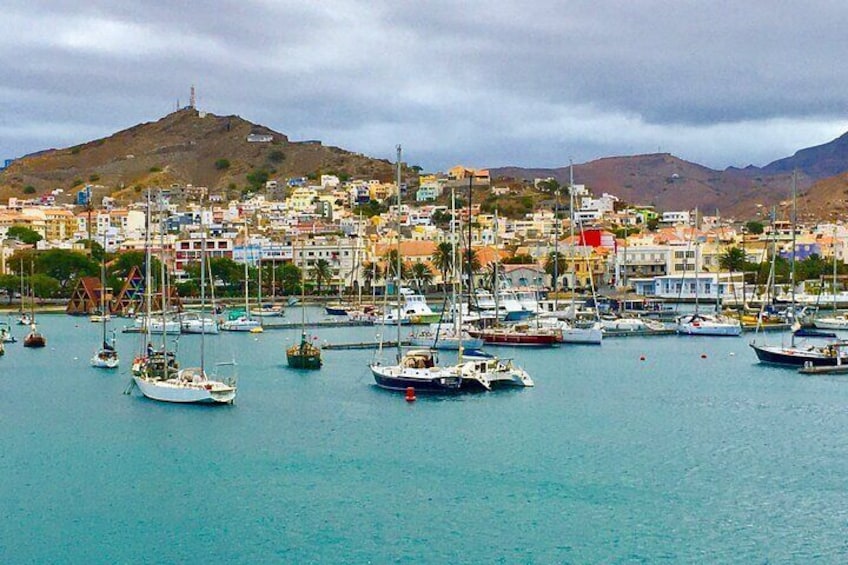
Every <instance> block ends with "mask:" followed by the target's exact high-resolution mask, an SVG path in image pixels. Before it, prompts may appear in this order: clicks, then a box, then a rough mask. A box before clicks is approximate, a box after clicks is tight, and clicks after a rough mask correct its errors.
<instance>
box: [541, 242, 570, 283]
mask: <svg viewBox="0 0 848 565" xmlns="http://www.w3.org/2000/svg"><path fill="white" fill-rule="evenodd" d="M567 269H568V263H567V262H566V260H565V256H564V255H563V254H562V253H560V252H559V251H551V252H550V253H548V256H547V258H546V259H545V272H546V273H547V274H549V275H550V276H551V280H552V281H553V285H552V286H553V288H554V290H555V291H558V290H559V281H560V279H561V278H562V276H563V275H564V274H565V271H566V270H567ZM554 278H555V279H556V280H554Z"/></svg>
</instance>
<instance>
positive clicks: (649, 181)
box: [489, 153, 812, 218]
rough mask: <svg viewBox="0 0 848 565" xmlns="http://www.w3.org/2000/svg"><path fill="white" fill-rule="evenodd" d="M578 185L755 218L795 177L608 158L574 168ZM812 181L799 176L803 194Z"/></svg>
mask: <svg viewBox="0 0 848 565" xmlns="http://www.w3.org/2000/svg"><path fill="white" fill-rule="evenodd" d="M489 173H490V174H491V175H492V178H496V177H505V178H520V179H527V180H532V179H534V178H547V177H554V178H556V179H557V181H558V182H559V183H560V184H568V179H569V169H568V167H561V168H556V169H522V168H517V167H505V168H494V169H489ZM574 182H575V183H576V184H585V185H586V186H587V187H589V188H590V189H591V190H592V192H593V193H594V194H595V195H601V194H602V193H605V192H606V193H609V194H614V195H615V196H617V197H619V198H620V199H621V200H623V201H625V202H627V203H630V204H642V205H652V206H655V207H656V208H658V209H660V210H684V209H693V208H695V207H698V208H699V209H700V210H701V211H703V212H704V213H705V214H713V213H715V211H716V210H718V211H719V212H720V213H721V214H722V215H723V216H738V217H744V218H749V217H756V216H757V215H758V213H760V214H761V213H762V210H764V209H765V210H766V211H767V210H768V209H769V208H770V206H771V205H772V204H776V203H778V202H779V201H781V200H786V199H787V198H788V195H789V194H790V190H791V188H790V187H791V174H773V175H757V174H754V173H752V172H750V171H749V172H746V173H745V174H743V173H740V172H738V171H735V170H730V169H728V170H727V171H716V170H714V169H710V168H708V167H704V166H702V165H698V164H696V163H691V162H689V161H684V160H683V159H679V158H677V157H675V156H673V155H670V154H668V153H655V154H649V155H634V156H629V157H606V158H603V159H597V160H595V161H590V162H588V163H582V164H578V165H574ZM810 184H812V183H811V180H810V179H809V178H808V177H806V176H805V175H802V176H800V177H799V184H798V186H799V189H804V188H806V187H808V186H809V185H810Z"/></svg>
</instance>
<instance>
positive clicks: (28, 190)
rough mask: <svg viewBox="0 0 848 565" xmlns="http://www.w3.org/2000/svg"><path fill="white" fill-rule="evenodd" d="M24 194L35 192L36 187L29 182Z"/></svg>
mask: <svg viewBox="0 0 848 565" xmlns="http://www.w3.org/2000/svg"><path fill="white" fill-rule="evenodd" d="M24 194H35V187H34V186H32V185H31V184H28V185H26V186H25V187H24Z"/></svg>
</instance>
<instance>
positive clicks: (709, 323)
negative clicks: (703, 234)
mask: <svg viewBox="0 0 848 565" xmlns="http://www.w3.org/2000/svg"><path fill="white" fill-rule="evenodd" d="M697 228H698V210H697V208H696V209H695V226H693V228H692V230H693V233H692V239H695V233H694V231H695V230H696V229H697ZM690 243H691V241H690ZM699 255H700V253H699V251H698V244H697V242H696V243H695V311H694V312H688V313H686V314H682V315H680V316H678V317H677V333H678V334H680V335H709V336H729V337H735V336H739V335H742V324H741V323H740V322H739V320H737V319H735V318H731V317H730V316H724V315H722V314H719V313H715V314H705V313H702V312H699V311H698V297H699V295H700V286H701V281H700V280H699V279H698V272H699V263H698V256H699ZM685 265H686V263H684V269H685ZM684 274H685V272H684ZM718 296H719V298H720V297H721V289H718ZM718 303H719V302H717V303H716V304H717V306H716V308H717V309H718Z"/></svg>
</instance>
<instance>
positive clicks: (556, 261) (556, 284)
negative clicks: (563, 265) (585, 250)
mask: <svg viewBox="0 0 848 565" xmlns="http://www.w3.org/2000/svg"><path fill="white" fill-rule="evenodd" d="M558 281H559V188H557V190H556V205H555V206H554V284H553V287H554V312H556V311H557V299H558V298H559V289H558V287H559V282H558Z"/></svg>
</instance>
